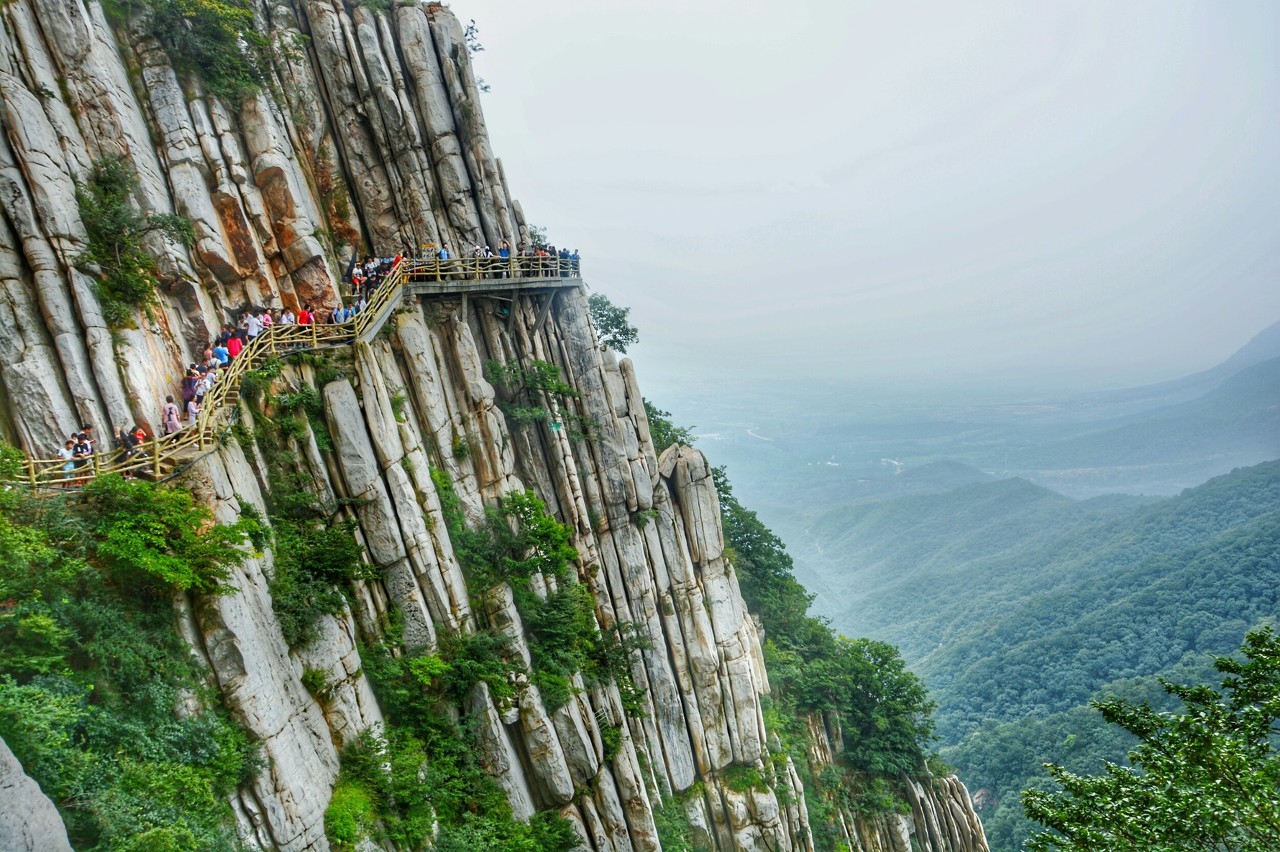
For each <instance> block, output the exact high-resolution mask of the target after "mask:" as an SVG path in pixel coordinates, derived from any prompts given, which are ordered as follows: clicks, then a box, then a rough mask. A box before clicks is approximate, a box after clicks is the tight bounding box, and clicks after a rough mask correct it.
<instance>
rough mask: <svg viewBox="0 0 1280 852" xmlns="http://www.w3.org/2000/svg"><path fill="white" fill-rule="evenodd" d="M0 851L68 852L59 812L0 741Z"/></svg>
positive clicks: (64, 830) (65, 833) (68, 847)
mask: <svg viewBox="0 0 1280 852" xmlns="http://www.w3.org/2000/svg"><path fill="white" fill-rule="evenodd" d="M0 849H5V850H9V852H71V844H70V843H68V842H67V829H66V826H64V825H63V824H62V817H61V816H60V815H59V814H58V809H57V808H56V807H54V805H53V802H51V801H50V800H49V797H48V796H46V795H45V794H44V792H43V791H42V790H41V789H40V785H39V784H37V783H36V782H35V781H34V780H33V779H32V778H31V777H30V776H28V775H27V773H26V772H24V771H23V770H22V764H20V763H18V759H17V758H16V757H14V756H13V752H12V751H10V750H9V745H8V744H7V743H6V742H5V741H4V740H0Z"/></svg>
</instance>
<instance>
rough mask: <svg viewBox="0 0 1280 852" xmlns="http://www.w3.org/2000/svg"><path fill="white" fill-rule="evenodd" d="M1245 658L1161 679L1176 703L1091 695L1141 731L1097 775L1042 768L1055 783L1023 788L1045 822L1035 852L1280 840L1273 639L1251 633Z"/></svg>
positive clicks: (1278, 698)
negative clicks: (1203, 675)
mask: <svg viewBox="0 0 1280 852" xmlns="http://www.w3.org/2000/svg"><path fill="white" fill-rule="evenodd" d="M1241 654H1242V656H1243V659H1240V658H1238V657H1219V658H1218V659H1217V660H1216V661H1215V662H1214V668H1215V669H1216V670H1217V671H1218V672H1219V673H1220V674H1222V675H1225V677H1224V678H1223V680H1222V685H1221V688H1220V689H1214V688H1212V687H1208V686H1184V685H1179V684H1173V683H1169V682H1167V681H1166V682H1164V687H1165V689H1166V690H1167V691H1168V693H1169V694H1170V695H1172V696H1174V697H1176V698H1177V699H1178V700H1179V701H1180V702H1181V703H1182V705H1183V707H1182V709H1180V710H1178V711H1173V712H1160V711H1157V710H1155V709H1154V708H1152V707H1151V706H1150V705H1148V704H1145V703H1144V704H1137V705H1135V704H1132V703H1130V702H1127V701H1120V700H1116V701H1106V702H1095V703H1094V705H1093V706H1094V707H1095V708H1096V709H1097V710H1098V711H1099V712H1100V713H1101V714H1102V716H1103V717H1104V718H1105V719H1106V720H1107V721H1108V722H1110V723H1111V724H1113V725H1118V726H1120V727H1122V728H1124V729H1125V730H1126V731H1128V732H1129V733H1130V734H1132V735H1133V736H1134V737H1136V738H1137V740H1138V745H1137V746H1136V747H1135V748H1134V749H1133V750H1132V751H1131V752H1130V753H1129V760H1130V763H1131V764H1132V767H1130V766H1118V765H1116V764H1114V763H1108V764H1107V766H1106V768H1105V771H1104V772H1103V773H1102V774H1101V775H1094V776H1084V775H1077V774H1075V773H1071V772H1068V771H1066V770H1065V769H1063V768H1062V767H1060V766H1053V765H1051V766H1050V767H1049V771H1050V774H1051V775H1052V776H1053V779H1054V780H1055V781H1056V782H1057V783H1058V784H1059V785H1061V790H1059V791H1042V790H1029V791H1027V792H1026V793H1024V794H1023V802H1024V804H1025V807H1026V809H1027V814H1028V815H1029V816H1031V817H1032V818H1033V819H1035V820H1037V821H1039V822H1041V823H1043V824H1044V825H1046V826H1048V827H1049V828H1051V829H1052V831H1048V832H1043V833H1041V834H1038V835H1036V836H1035V837H1034V838H1032V840H1031V842H1030V843H1029V844H1028V847H1029V848H1030V849H1033V850H1046V852H1047V850H1055V849H1062V850H1080V852H1085V850H1088V852H1110V850H1115V852H1120V850H1131V849H1238V850H1258V851H1259V852H1261V851H1262V850H1272V849H1277V848H1280V795H1277V790H1280V756H1277V754H1276V751H1275V743H1276V733H1277V730H1280V727H1278V725H1277V723H1280V637H1277V635H1276V634H1275V632H1273V631H1272V630H1270V629H1266V630H1258V631H1254V632H1251V633H1250V634H1249V635H1248V636H1247V637H1246V638H1245V641H1244V646H1243V648H1242V649H1241Z"/></svg>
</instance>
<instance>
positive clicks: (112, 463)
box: [22, 257, 582, 487]
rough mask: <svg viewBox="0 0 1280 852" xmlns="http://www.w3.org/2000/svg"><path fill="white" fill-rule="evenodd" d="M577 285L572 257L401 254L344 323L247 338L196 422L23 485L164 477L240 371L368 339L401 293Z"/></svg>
mask: <svg viewBox="0 0 1280 852" xmlns="http://www.w3.org/2000/svg"><path fill="white" fill-rule="evenodd" d="M580 286H582V277H581V270H580V267H579V265H578V263H577V262H576V261H574V262H572V263H570V262H569V261H565V260H562V259H560V258H531V257H523V258H512V259H511V260H509V261H502V260H499V259H498V258H461V259H458V260H438V259H436V258H422V259H411V260H402V261H401V262H400V263H399V264H397V265H396V267H395V268H394V269H393V270H392V271H391V272H390V273H389V274H388V275H387V277H386V278H385V279H384V280H383V282H382V284H380V285H379V286H378V288H377V289H376V290H375V291H374V292H373V295H372V296H370V297H369V299H368V302H367V304H366V305H365V308H364V310H362V311H361V312H360V313H359V314H357V315H356V316H355V317H353V318H352V319H351V320H350V321H349V322H345V323H312V324H310V325H272V326H269V327H267V328H266V329H264V330H263V332H262V333H261V334H259V335H258V336H257V337H255V338H254V339H252V340H250V341H249V342H248V344H247V345H246V346H245V348H244V349H243V350H242V351H241V352H240V354H239V356H237V357H236V358H234V359H232V361H231V364H230V365H228V366H227V367H225V368H223V369H222V370H219V371H218V381H217V383H216V384H215V385H214V386H213V388H212V389H210V390H209V392H208V393H206V394H205V397H204V402H203V404H202V405H201V408H200V413H199V414H198V415H197V416H196V422H195V423H193V424H191V425H189V426H187V427H185V428H183V429H180V430H179V431H177V432H175V433H174V434H172V435H160V436H155V437H152V438H149V439H147V440H146V441H144V442H142V443H141V444H139V445H138V446H137V448H136V449H135V451H134V453H133V454H132V455H131V456H130V457H129V458H128V459H123V458H121V456H122V451H121V450H119V449H117V448H112V449H109V450H102V451H101V452H97V453H94V454H93V455H91V456H88V457H85V458H84V459H83V461H84V464H83V466H81V467H78V468H76V469H75V470H73V471H64V470H63V466H64V465H66V463H67V461H66V459H34V458H29V459H27V460H26V463H25V471H24V477H23V483H22V484H25V485H30V486H45V487H50V486H57V487H76V486H78V485H81V484H83V483H84V481H86V480H87V479H88V478H89V477H90V476H95V475H97V474H102V473H123V474H129V475H134V476H141V477H145V478H147V479H151V480H154V481H157V482H163V481H165V480H167V479H170V478H172V477H174V476H176V475H177V474H178V473H180V472H181V471H182V470H184V469H185V468H186V467H188V466H190V465H191V464H193V463H194V462H196V461H197V460H199V459H200V458H201V457H203V456H204V455H206V454H207V453H209V452H212V451H213V450H214V449H215V448H216V447H217V446H218V444H219V443H220V442H221V441H222V440H223V439H224V438H225V437H226V435H227V434H228V433H229V432H230V430H231V427H232V426H233V425H234V424H235V421H236V417H237V416H238V414H239V406H238V404H237V403H239V401H240V384H241V382H242V381H243V380H244V377H245V374H247V373H248V372H250V371H251V370H256V369H258V368H259V367H261V366H262V365H263V364H265V363H266V362H267V361H270V360H272V359H274V358H287V357H289V356H291V355H296V354H299V353H302V352H315V351H317V350H323V349H333V348H335V347H339V346H351V345H352V344H354V343H355V342H356V341H357V340H360V341H364V342H366V343H367V342H369V341H371V340H373V338H374V337H375V336H377V334H378V332H379V331H381V330H382V327H383V326H384V325H385V324H386V323H387V320H389V319H390V318H391V315H392V314H394V313H395V311H396V308H398V307H400V306H401V305H402V304H403V303H404V299H405V298H406V297H412V296H444V295H451V294H473V295H474V294H492V295H495V296H508V295H514V294H515V293H516V292H527V291H530V290H533V291H537V290H543V289H556V288H561V287H580Z"/></svg>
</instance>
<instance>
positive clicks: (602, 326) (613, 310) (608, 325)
mask: <svg viewBox="0 0 1280 852" xmlns="http://www.w3.org/2000/svg"><path fill="white" fill-rule="evenodd" d="M587 308H588V309H589V310H590V311H591V323H592V325H594V326H595V327H596V336H597V337H598V338H600V342H601V343H603V344H604V345H605V346H608V347H609V348H610V349H612V350H614V351H615V352H626V351H627V347H628V346H631V345H633V344H634V343H636V341H638V340H639V339H640V332H639V330H638V329H636V327H635V326H634V325H632V324H631V323H630V322H629V321H628V319H627V318H628V316H630V314H631V309H630V308H622V307H618V306H617V305H615V304H614V303H613V302H612V301H610V299H609V297H608V296H606V295H605V294H603V293H592V294H591V295H590V296H588V297H587Z"/></svg>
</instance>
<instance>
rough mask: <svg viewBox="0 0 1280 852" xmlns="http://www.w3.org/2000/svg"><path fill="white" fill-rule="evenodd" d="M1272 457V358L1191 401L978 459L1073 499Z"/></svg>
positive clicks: (1161, 487)
mask: <svg viewBox="0 0 1280 852" xmlns="http://www.w3.org/2000/svg"><path fill="white" fill-rule="evenodd" d="M1274 458H1280V358H1272V359H1270V360H1267V361H1261V362H1258V363H1255V364H1251V365H1249V366H1247V367H1244V368H1243V369H1241V370H1239V371H1238V372H1236V373H1235V374H1233V375H1231V376H1230V377H1229V378H1227V379H1225V380H1224V381H1223V382H1222V383H1221V384H1220V385H1218V386H1217V387H1216V388H1214V389H1213V390H1211V391H1209V392H1208V393H1206V394H1204V395H1203V396H1200V397H1197V398H1196V399H1193V400H1189V401H1186V402H1181V403H1177V404H1174V405H1166V406H1162V407H1160V408H1155V409H1151V410H1148V411H1144V412H1141V413H1138V414H1132V415H1129V416H1126V417H1122V418H1116V419H1112V420H1105V421H1101V422H1098V423H1096V424H1094V425H1092V426H1090V427H1087V428H1085V427H1082V428H1081V431H1079V432H1078V434H1076V435H1073V436H1071V437H1069V438H1061V439H1058V440H1050V441H1045V442H1035V443H1031V442H1025V443H1023V445H1022V446H1011V447H1006V448H1003V449H1001V450H1000V451H999V452H991V453H988V454H987V455H986V456H985V457H984V458H981V459H979V460H978V463H979V464H980V465H983V466H995V465H997V464H1000V465H1004V466H1005V467H1007V468H1010V469H1012V470H1015V471H1018V472H1019V473H1020V475H1023V476H1027V477H1028V478H1030V479H1032V480H1033V481H1035V482H1039V483H1040V484H1042V485H1046V486H1047V487H1050V488H1054V489H1056V490H1061V491H1064V492H1066V493H1074V494H1077V495H1078V496H1082V495H1084V494H1090V493H1099V492H1101V491H1104V490H1114V491H1146V492H1148V493H1150V492H1155V493H1173V492H1176V491H1178V490H1181V489H1182V488H1186V487H1190V486H1193V485H1196V484H1198V483H1200V482H1203V481H1205V480H1206V479H1208V478H1209V477H1210V476H1214V475H1216V474H1219V473H1222V472H1223V471H1224V470H1229V469H1231V468H1233V467H1239V466H1247V465H1251V464H1257V463H1258V462H1260V461H1264V460H1267V459H1274Z"/></svg>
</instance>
